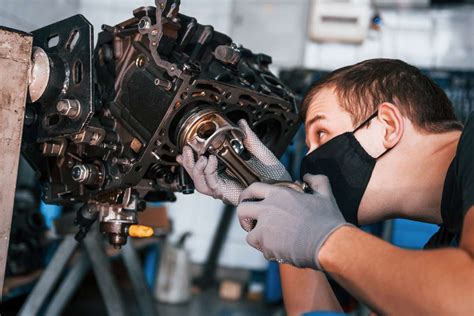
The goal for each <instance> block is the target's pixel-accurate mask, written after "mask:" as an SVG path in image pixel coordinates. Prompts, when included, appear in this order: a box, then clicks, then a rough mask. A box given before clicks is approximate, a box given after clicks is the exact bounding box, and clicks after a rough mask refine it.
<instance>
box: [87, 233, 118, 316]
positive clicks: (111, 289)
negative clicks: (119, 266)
mask: <svg viewBox="0 0 474 316" xmlns="http://www.w3.org/2000/svg"><path fill="white" fill-rule="evenodd" d="M89 235H90V236H87V238H86V239H84V246H85V248H86V250H87V254H88V256H89V260H90V262H91V265H92V270H93V271H94V275H95V277H96V279H97V285H98V286H99V289H100V293H101V294H102V298H103V299H104V302H105V306H106V308H107V313H108V314H109V315H114V316H121V315H125V314H126V313H125V307H124V305H123V299H122V296H121V294H120V290H119V287H118V285H117V282H116V281H115V278H114V276H113V274H112V271H111V269H110V262H109V259H108V258H107V255H106V254H105V251H104V249H103V247H102V245H101V242H100V240H99V236H98V232H97V230H95V229H93V230H92V231H90V232H89Z"/></svg>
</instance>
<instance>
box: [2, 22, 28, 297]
mask: <svg viewBox="0 0 474 316" xmlns="http://www.w3.org/2000/svg"><path fill="white" fill-rule="evenodd" d="M32 42H33V39H32V37H31V34H28V33H24V32H20V31H16V30H12V29H8V28H4V27H0V71H1V72H2V75H1V76H0V152H1V154H2V159H1V161H2V162H1V164H0V179H2V180H1V184H0V214H1V219H0V297H1V293H2V290H3V281H4V276H5V265H6V260H7V253H8V243H9V240H10V228H11V227H10V225H11V220H12V212H13V202H14V198H15V188H16V179H17V173H18V162H19V159H20V148H21V147H20V145H21V136H22V130H23V119H24V113H25V103H26V95H27V88H28V79H29V67H30V59H31V50H32Z"/></svg>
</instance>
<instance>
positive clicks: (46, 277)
mask: <svg viewBox="0 0 474 316" xmlns="http://www.w3.org/2000/svg"><path fill="white" fill-rule="evenodd" d="M96 228H97V227H94V228H93V229H92V230H91V231H90V232H89V234H88V236H87V237H86V238H85V239H84V241H83V244H82V247H81V248H82V250H83V251H84V252H85V253H86V254H87V255H86V254H84V253H82V254H81V257H80V258H79V260H78V261H77V262H76V263H75V264H74V265H73V266H72V267H71V268H70V270H69V271H68V272H67V274H66V276H65V277H64V279H63V280H62V282H61V284H60V285H59V287H58V289H57V290H56V292H55V294H54V295H53V297H52V299H51V302H50V304H49V305H48V306H47V307H46V312H45V315H47V316H54V315H60V314H61V313H62V311H63V309H64V307H65V306H66V304H67V303H68V302H69V300H70V299H71V297H72V295H73V294H74V292H75V290H76V289H77V288H78V287H79V286H80V284H81V281H82V280H83V279H84V276H85V275H86V273H87V271H88V270H89V268H90V267H92V270H93V271H94V275H95V278H96V280H97V285H98V287H99V290H100V293H101V295H102V298H103V300H104V302H105V306H106V308H107V313H108V314H109V315H114V316H122V315H126V309H125V306H124V301H123V299H122V295H121V293H120V289H119V287H118V284H117V281H116V279H115V277H114V275H113V274H112V270H111V267H110V261H109V258H108V257H107V255H106V253H105V251H104V249H103V247H102V239H101V238H100V235H99V232H98V230H97V229H96ZM78 245H79V243H77V242H76V240H75V239H74V237H73V236H72V235H68V236H66V237H65V238H64V240H63V241H62V242H61V244H60V245H59V248H58V249H57V250H56V253H55V254H54V256H53V259H52V260H51V262H50V263H49V265H48V267H47V268H46V270H45V271H44V272H43V275H42V276H41V278H40V280H39V281H38V283H36V286H35V288H34V289H33V291H32V292H31V293H30V295H29V296H28V298H27V300H26V302H25V304H24V305H23V307H22V308H21V310H20V312H19V315H20V316H30V315H38V314H39V313H41V309H42V307H43V306H44V305H45V303H46V301H47V299H48V298H49V296H50V294H51V292H52V291H53V289H54V288H55V287H56V284H57V283H58V281H59V279H60V277H61V276H62V274H63V271H64V269H65V268H66V266H67V264H68V262H69V259H70V258H71V257H72V255H73V253H74V251H75V250H76V248H77V246H78ZM123 260H124V263H125V266H126V268H127V271H128V275H129V277H130V280H131V282H132V285H133V289H134V291H135V294H136V297H137V300H138V305H139V308H140V311H141V314H142V315H147V316H148V315H158V312H157V310H156V307H155V302H154V299H153V296H152V295H151V292H150V289H149V288H148V286H147V284H146V281H145V276H144V274H143V270H142V267H141V264H140V260H139V258H138V254H137V252H136V251H135V248H134V247H133V245H132V242H131V241H129V243H128V244H127V245H126V246H125V247H124V249H123Z"/></svg>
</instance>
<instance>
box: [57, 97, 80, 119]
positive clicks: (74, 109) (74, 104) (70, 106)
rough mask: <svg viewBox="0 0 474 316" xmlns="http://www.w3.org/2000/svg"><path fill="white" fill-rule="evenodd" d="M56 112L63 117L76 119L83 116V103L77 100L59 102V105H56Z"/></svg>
mask: <svg viewBox="0 0 474 316" xmlns="http://www.w3.org/2000/svg"><path fill="white" fill-rule="evenodd" d="M56 110H57V111H58V113H59V114H61V115H64V116H66V117H68V118H70V119H75V118H78V117H79V115H80V114H81V103H80V102H79V101H78V100H75V99H72V100H71V99H63V100H59V102H58V104H57V105H56Z"/></svg>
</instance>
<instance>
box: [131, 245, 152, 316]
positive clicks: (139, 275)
mask: <svg viewBox="0 0 474 316" xmlns="http://www.w3.org/2000/svg"><path fill="white" fill-rule="evenodd" d="M122 252H123V260H124V263H125V266H126V267H127V270H128V276H129V278H130V281H132V285H133V289H134V291H135V294H136V295H135V296H136V297H137V300H138V306H139V307H140V311H141V314H142V315H158V312H157V309H156V307H155V302H154V299H153V296H152V295H151V292H150V288H149V287H148V286H147V284H146V280H145V276H144V274H143V269H142V266H141V265H140V261H139V259H138V255H137V252H136V251H135V248H133V245H132V241H131V240H129V241H128V243H127V244H126V245H125V246H124V247H123V250H122Z"/></svg>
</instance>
